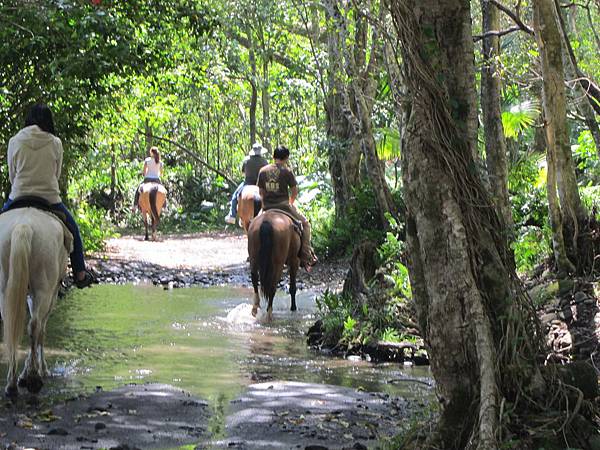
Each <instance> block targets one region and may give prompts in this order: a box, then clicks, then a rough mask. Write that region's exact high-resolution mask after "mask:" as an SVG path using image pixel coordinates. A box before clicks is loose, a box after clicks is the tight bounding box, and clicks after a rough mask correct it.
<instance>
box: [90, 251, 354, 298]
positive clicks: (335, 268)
mask: <svg viewBox="0 0 600 450" xmlns="http://www.w3.org/2000/svg"><path fill="white" fill-rule="evenodd" d="M88 263H89V265H90V267H91V268H92V270H93V271H94V274H95V275H96V277H97V279H98V281H99V282H100V283H109V284H127V283H152V284H154V285H155V286H159V287H162V288H164V289H177V288H184V287H191V286H199V287H209V286H225V285H228V286H230V285H234V286H245V287H251V286H252V281H251V279H250V270H249V268H248V267H247V264H244V265H240V266H233V267H227V268H226V269H222V270H219V269H211V270H204V271H198V270H194V269H181V268H178V269H173V268H169V267H163V266H160V265H158V264H153V263H148V262H143V261H131V260H124V259H123V260H119V259H101V258H91V259H89V260H88ZM345 270H346V265H345V263H344V262H336V261H333V262H324V263H320V264H318V265H317V266H316V267H315V268H313V271H312V272H311V273H310V274H308V273H305V272H303V271H302V272H301V273H300V274H299V279H298V281H297V288H298V289H300V290H303V289H313V288H319V287H322V286H323V287H329V288H335V287H336V285H338V284H339V283H340V282H341V280H342V279H343V276H344V272H345ZM279 288H280V289H284V290H286V291H287V290H288V288H289V285H288V281H287V274H285V275H284V277H283V278H282V280H281V281H280V283H279Z"/></svg>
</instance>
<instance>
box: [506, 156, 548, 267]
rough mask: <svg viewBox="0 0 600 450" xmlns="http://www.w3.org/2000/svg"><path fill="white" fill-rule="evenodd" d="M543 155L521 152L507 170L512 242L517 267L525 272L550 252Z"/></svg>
mask: <svg viewBox="0 0 600 450" xmlns="http://www.w3.org/2000/svg"><path fill="white" fill-rule="evenodd" d="M545 179H546V168H545V159H544V157H543V155H536V154H530V155H523V157H522V158H521V159H520V160H519V161H517V162H516V163H515V164H514V165H513V167H512V168H511V171H510V173H509V191H510V193H511V204H512V214H513V220H514V222H515V227H516V232H515V233H514V236H515V240H514V242H513V244H512V248H513V252H514V255H515V263H516V266H517V271H518V272H520V273H525V272H527V271H529V270H532V269H533V268H534V267H535V266H537V265H538V264H540V263H541V262H542V261H543V260H544V259H545V258H546V257H547V256H548V255H549V254H550V249H551V247H550V231H551V230H550V225H549V222H548V206H547V200H546V189H545Z"/></svg>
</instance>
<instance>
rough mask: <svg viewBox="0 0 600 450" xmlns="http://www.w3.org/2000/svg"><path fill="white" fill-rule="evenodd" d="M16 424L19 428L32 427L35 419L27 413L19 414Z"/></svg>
mask: <svg viewBox="0 0 600 450" xmlns="http://www.w3.org/2000/svg"><path fill="white" fill-rule="evenodd" d="M15 425H16V426H18V427H19V428H26V429H31V428H33V421H32V420H31V419H30V418H29V417H27V416H26V415H24V414H19V415H18V416H17V421H16V422H15Z"/></svg>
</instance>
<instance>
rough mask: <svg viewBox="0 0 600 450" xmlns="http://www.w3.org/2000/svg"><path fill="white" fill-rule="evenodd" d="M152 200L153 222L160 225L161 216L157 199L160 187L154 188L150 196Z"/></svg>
mask: <svg viewBox="0 0 600 450" xmlns="http://www.w3.org/2000/svg"><path fill="white" fill-rule="evenodd" d="M149 197H150V198H149V200H150V210H151V211H152V220H153V222H154V223H155V224H156V225H158V222H160V215H159V214H158V209H156V198H157V197H158V186H152V188H151V189H150V194H149Z"/></svg>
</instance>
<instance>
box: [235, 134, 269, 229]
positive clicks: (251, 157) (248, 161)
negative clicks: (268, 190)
mask: <svg viewBox="0 0 600 450" xmlns="http://www.w3.org/2000/svg"><path fill="white" fill-rule="evenodd" d="M266 153H267V149H265V148H264V147H263V146H262V145H260V144H259V143H258V142H255V143H254V145H252V150H250V153H248V156H246V157H245V158H244V162H243V163H242V172H244V176H245V178H244V181H243V182H241V183H240V184H239V186H238V187H237V188H236V190H235V192H234V193H233V195H232V196H231V209H230V211H229V214H227V215H226V216H225V223H229V224H234V223H235V216H236V214H237V206H238V197H239V196H240V194H241V193H242V190H243V189H244V186H248V185H255V184H256V181H257V180H258V172H259V170H260V169H261V168H262V167H264V166H266V165H267V164H269V162H268V161H267V160H266V159H265V158H264V157H263V155H264V154H266Z"/></svg>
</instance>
